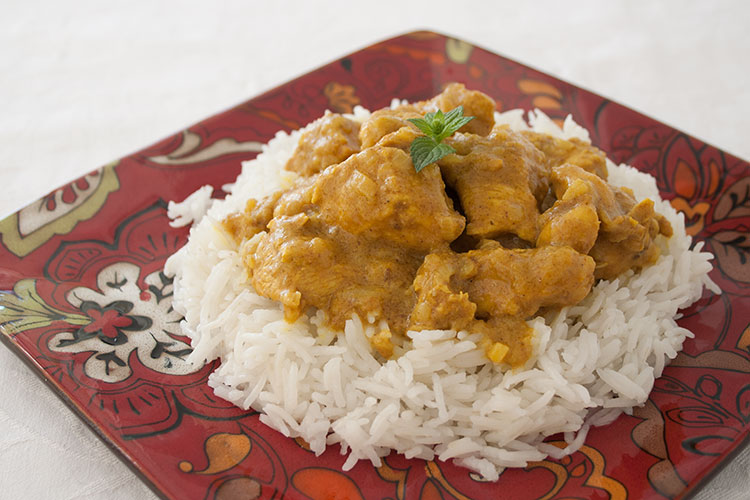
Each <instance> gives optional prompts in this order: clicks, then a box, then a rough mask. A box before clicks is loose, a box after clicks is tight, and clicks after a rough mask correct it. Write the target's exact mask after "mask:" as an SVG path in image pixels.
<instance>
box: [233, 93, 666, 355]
mask: <svg viewBox="0 0 750 500" xmlns="http://www.w3.org/2000/svg"><path fill="white" fill-rule="evenodd" d="M457 106H463V109H464V112H465V114H466V115H471V116H473V117H474V119H473V120H471V121H470V122H469V123H467V124H466V125H464V126H463V127H462V128H461V129H459V131H458V132H456V133H455V134H454V135H453V136H451V137H449V138H447V139H445V142H446V143H447V144H448V145H450V146H451V147H452V148H453V149H454V150H455V152H454V153H453V154H448V155H447V156H444V157H443V158H441V159H439V160H438V161H437V162H436V163H432V164H430V165H428V166H427V167H425V168H424V169H422V170H421V171H420V172H417V171H416V170H415V168H414V165H413V163H412V159H411V157H410V155H409V147H410V144H411V143H412V142H413V141H414V139H415V138H417V137H419V136H420V134H421V133H420V131H419V129H418V128H417V127H416V126H415V125H414V124H413V123H411V122H410V121H409V119H410V118H419V117H421V116H423V115H424V114H425V113H427V112H433V111H436V110H438V109H439V110H442V111H443V112H447V111H450V110H451V109H453V108H456V107H457ZM494 112H495V103H494V101H493V100H492V99H491V98H490V97H488V96H486V95H485V94H482V93H480V92H476V91H470V90H467V89H466V88H465V87H464V86H463V85H461V84H451V85H448V86H447V87H446V89H445V90H444V92H443V93H441V94H439V95H438V96H436V97H434V98H433V99H430V100H427V101H422V102H417V103H413V104H406V105H401V106H398V107H395V108H385V109H381V110H379V111H376V112H374V113H372V115H371V116H370V117H369V118H368V119H367V120H365V121H364V122H363V123H361V124H360V123H359V122H357V121H355V120H352V119H350V118H347V117H345V116H343V115H338V114H333V113H326V115H325V116H324V117H323V118H321V119H320V120H318V121H317V122H315V123H314V124H313V125H312V126H310V127H309V128H308V129H307V130H306V131H305V132H304V133H303V134H302V135H301V138H300V140H299V143H298V146H297V149H296V150H295V152H294V154H293V155H292V157H291V159H290V160H289V161H288V163H287V164H286V169H287V170H290V171H293V172H296V173H297V174H298V178H297V181H296V183H295V184H294V185H293V186H292V187H291V188H290V189H287V190H282V191H278V192H276V193H274V194H273V195H271V196H268V197H266V198H263V199H260V200H254V199H252V200H250V201H249V202H248V203H247V206H246V209H245V210H244V211H242V212H239V213H234V214H232V215H230V216H229V217H227V218H226V219H225V220H224V221H223V226H224V228H225V229H226V230H227V231H228V232H229V233H230V234H231V236H232V237H233V238H234V240H235V241H236V243H237V244H238V245H239V246H240V251H241V255H242V259H243V263H244V266H245V267H246V269H247V273H248V275H249V279H250V282H251V283H252V286H253V288H254V289H255V290H256V292H257V293H259V294H260V295H263V296H266V297H269V298H271V299H274V300H277V301H279V302H281V303H282V304H283V306H284V314H285V318H286V319H287V320H289V321H294V320H296V319H297V318H298V317H299V316H300V315H301V314H302V313H303V312H305V311H306V310H307V309H308V308H311V307H312V308H317V309H319V310H321V311H323V313H324V314H325V321H326V323H327V324H328V325H329V326H330V327H331V328H333V329H335V330H337V331H343V329H344V324H345V322H346V321H347V320H349V319H350V318H351V317H352V316H353V315H354V314H356V315H358V316H359V317H360V318H362V319H363V320H364V319H366V320H367V321H368V322H369V323H372V324H377V325H380V330H379V333H376V334H374V335H373V336H372V337H371V338H370V342H371V344H372V346H373V348H374V349H375V350H376V351H377V352H378V353H380V355H382V356H384V357H386V358H388V357H390V356H392V354H393V342H392V341H393V339H394V336H404V335H405V334H406V332H407V331H409V330H425V329H453V330H466V331H469V332H480V333H482V334H483V338H484V347H485V350H486V353H487V356H488V357H489V358H490V359H491V360H492V361H494V362H496V363H507V364H509V365H510V366H520V365H522V364H523V363H524V362H525V361H526V360H527V359H528V358H529V356H530V354H531V333H532V330H531V328H529V327H528V326H527V324H526V320H527V319H529V318H531V317H533V316H534V315H535V314H537V313H538V311H540V309H543V308H559V307H564V306H569V305H574V304H576V303H578V302H580V301H581V300H582V299H583V298H584V297H586V295H588V293H589V291H590V289H591V287H592V285H593V284H594V282H595V280H597V279H613V278H615V277H616V276H618V275H619V274H621V273H623V272H625V271H627V270H628V269H638V268H641V267H643V266H647V265H649V264H651V263H653V262H655V260H656V259H657V258H658V256H659V255H660V250H659V247H658V246H657V245H656V244H654V238H656V237H657V236H658V235H660V234H661V235H664V236H667V237H669V236H671V234H672V229H671V227H670V225H669V222H667V220H666V219H665V218H664V217H662V216H661V215H659V214H658V213H656V212H655V211H654V204H653V202H652V201H651V200H648V199H645V200H643V201H638V200H636V199H635V198H634V196H633V193H632V192H631V191H630V190H628V189H627V188H618V187H614V186H611V185H610V184H608V183H607V168H606V161H605V155H604V154H603V153H602V152H601V151H600V150H598V149H597V148H595V147H593V146H591V145H590V144H588V143H585V142H583V141H579V140H576V139H572V140H562V139H558V138H554V137H552V136H548V135H545V134H540V133H535V132H530V131H524V132H514V131H512V130H510V129H509V128H508V127H506V126H499V125H498V126H496V125H495V120H494Z"/></svg>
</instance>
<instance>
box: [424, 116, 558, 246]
mask: <svg viewBox="0 0 750 500" xmlns="http://www.w3.org/2000/svg"><path fill="white" fill-rule="evenodd" d="M446 142H448V144H450V145H451V146H452V147H453V148H454V149H455V150H456V154H453V155H448V156H446V157H444V158H443V159H441V160H439V161H438V165H440V169H441V171H442V173H443V176H444V177H445V181H446V183H447V184H448V185H449V186H451V187H452V188H453V189H454V190H455V191H456V193H457V195H458V198H459V199H460V201H461V206H462V207H463V210H464V213H465V215H466V219H467V226H466V232H467V234H468V235H470V236H475V237H479V238H493V237H496V236H498V235H501V234H503V233H513V234H515V235H516V236H518V237H519V238H521V239H523V240H527V241H532V242H533V241H535V240H536V236H537V234H536V232H537V228H536V225H537V222H536V220H537V217H538V216H539V209H538V208H537V207H538V201H539V200H538V197H543V196H544V193H546V192H547V190H548V187H547V178H546V172H545V171H544V163H543V161H544V159H543V157H542V155H541V153H540V152H539V151H538V150H537V149H536V148H535V147H534V146H532V145H531V143H529V142H528V141H527V140H526V139H524V138H523V136H521V135H520V134H518V133H516V132H513V131H511V130H510V129H507V128H497V129H495V130H494V131H493V133H492V134H491V135H489V136H487V137H482V136H478V135H474V134H456V135H455V136H454V137H453V138H451V139H449V140H447V141H446Z"/></svg>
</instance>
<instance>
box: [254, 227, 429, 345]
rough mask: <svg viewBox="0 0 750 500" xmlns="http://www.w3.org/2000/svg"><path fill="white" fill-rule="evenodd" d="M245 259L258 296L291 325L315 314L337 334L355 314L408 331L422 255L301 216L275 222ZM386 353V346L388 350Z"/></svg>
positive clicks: (260, 234)
mask: <svg viewBox="0 0 750 500" xmlns="http://www.w3.org/2000/svg"><path fill="white" fill-rule="evenodd" d="M242 256H243V261H244V263H245V266H246V268H247V269H248V270H249V272H250V274H251V282H252V285H253V288H255V290H256V291H257V293H259V294H261V295H264V296H266V297H269V298H271V299H273V300H277V301H279V302H281V303H282V304H283V305H284V315H285V318H286V319H287V320H289V321H294V320H296V319H297V318H298V317H299V316H300V314H301V313H302V312H304V310H305V309H306V308H307V307H309V306H312V307H316V308H318V309H320V310H323V311H325V313H326V320H327V323H328V324H329V325H330V326H331V327H332V328H334V329H336V330H339V331H342V330H343V329H344V324H345V322H346V321H347V320H348V319H350V318H351V317H352V314H357V315H358V316H359V317H360V318H367V317H368V316H372V317H376V318H383V319H385V321H386V322H387V323H388V325H389V326H390V328H391V329H393V330H394V332H398V333H401V334H403V333H404V332H405V331H406V318H407V317H408V314H409V312H410V310H411V308H412V307H413V304H414V292H413V288H412V282H413V280H414V275H415V274H416V271H417V269H418V268H419V265H420V264H421V262H422V255H419V254H415V253H411V252H408V251H405V250H404V249H403V248H401V247H398V246H395V245H391V244H388V243H387V242H377V241H375V242H374V241H368V240H365V239H364V238H361V237H357V236H354V235H352V234H351V233H348V232H347V231H345V230H343V229H341V228H339V227H336V226H330V225H328V224H326V223H325V222H323V221H322V220H321V219H320V218H319V217H316V216H315V215H313V216H309V215H307V214H304V213H299V214H296V215H291V216H289V215H284V216H279V217H276V218H274V219H273V221H271V223H270V224H269V227H268V232H267V233H266V232H264V233H259V234H258V236H256V237H255V238H253V239H251V240H249V241H248V242H247V243H246V244H245V245H244V246H243V247H242ZM363 262H366V263H367V265H366V266H364V267H363V266H362V265H361V264H362V263H363ZM387 345H388V344H387V343H383V342H382V340H381V346H383V349H387Z"/></svg>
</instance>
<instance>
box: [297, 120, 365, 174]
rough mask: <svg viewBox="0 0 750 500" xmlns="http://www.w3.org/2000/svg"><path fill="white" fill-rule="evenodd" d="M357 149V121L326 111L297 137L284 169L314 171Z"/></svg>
mask: <svg viewBox="0 0 750 500" xmlns="http://www.w3.org/2000/svg"><path fill="white" fill-rule="evenodd" d="M357 152H359V123H357V122H355V121H353V120H350V119H348V118H346V117H344V116H341V115H339V114H335V113H331V112H330V111H327V112H326V114H325V115H323V117H322V118H321V119H319V120H318V121H317V122H315V123H314V124H313V126H312V127H311V128H310V129H309V130H307V131H305V132H304V133H303V134H302V136H301V137H300V139H299V143H298V144H297V149H295V151H294V153H293V154H292V157H291V158H290V159H289V161H288V162H287V164H286V167H285V168H286V169H287V170H291V171H292V172H297V173H298V174H300V175H302V176H309V175H313V174H316V173H318V172H320V171H321V170H323V169H324V168H326V167H327V166H329V165H335V164H336V163H340V162H342V161H344V160H346V159H347V158H349V157H350V156H351V155H353V154H354V153H357Z"/></svg>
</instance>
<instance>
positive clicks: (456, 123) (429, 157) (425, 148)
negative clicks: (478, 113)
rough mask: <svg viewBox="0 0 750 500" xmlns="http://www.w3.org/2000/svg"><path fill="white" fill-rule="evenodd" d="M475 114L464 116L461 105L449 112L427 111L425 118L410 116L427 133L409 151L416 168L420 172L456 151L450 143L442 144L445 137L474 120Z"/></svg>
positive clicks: (412, 144) (415, 140) (417, 139)
mask: <svg viewBox="0 0 750 500" xmlns="http://www.w3.org/2000/svg"><path fill="white" fill-rule="evenodd" d="M473 119H474V117H473V116H464V107H463V106H459V107H457V108H455V109H452V110H451V111H448V112H447V113H445V114H443V112H442V111H440V110H437V111H435V112H434V113H427V114H426V115H424V118H410V119H409V121H410V122H412V123H413V124H414V125H416V126H417V127H418V128H419V130H421V131H422V132H424V133H425V135H424V136H421V137H417V138H416V139H414V141H413V142H412V143H411V147H410V148H409V152H410V153H411V161H412V163H413V164H414V169H415V170H416V171H417V172H419V171H420V170H422V169H423V168H425V167H426V166H427V165H429V164H430V163H435V162H436V161H438V160H439V159H440V158H443V157H444V156H448V155H449V154H452V153H455V152H456V150H455V149H453V148H452V147H450V146H449V145H448V144H442V142H443V139H445V138H446V137H450V136H451V135H453V133H454V132H455V131H456V130H458V129H460V128H461V127H463V126H464V125H466V124H467V123H469V122H470V121H471V120H473Z"/></svg>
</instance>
